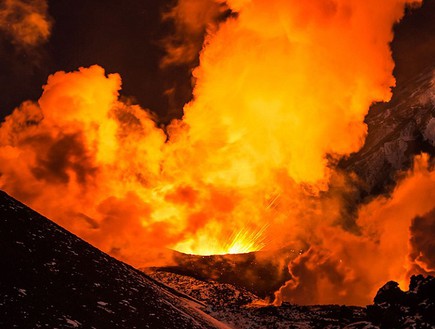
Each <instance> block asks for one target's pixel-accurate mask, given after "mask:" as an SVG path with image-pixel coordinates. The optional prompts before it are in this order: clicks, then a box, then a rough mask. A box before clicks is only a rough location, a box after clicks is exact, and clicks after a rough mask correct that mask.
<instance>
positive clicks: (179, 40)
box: [161, 0, 229, 67]
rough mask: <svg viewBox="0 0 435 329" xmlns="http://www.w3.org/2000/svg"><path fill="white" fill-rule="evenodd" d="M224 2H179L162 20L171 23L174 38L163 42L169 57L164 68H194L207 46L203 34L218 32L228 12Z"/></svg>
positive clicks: (165, 59)
mask: <svg viewBox="0 0 435 329" xmlns="http://www.w3.org/2000/svg"><path fill="white" fill-rule="evenodd" d="M228 10H229V9H228V7H227V6H226V5H225V1H219V0H179V1H178V2H177V4H176V5H175V6H174V7H172V8H171V9H170V10H169V11H167V12H166V13H164V15H163V19H164V20H165V21H169V22H172V24H173V25H174V29H175V31H176V33H175V34H173V35H171V36H169V37H167V38H165V39H164V40H163V46H164V48H165V50H166V56H165V57H163V59H162V62H161V65H162V66H163V67H168V66H171V65H182V64H195V63H196V61H197V58H198V53H199V51H200V50H201V48H202V45H203V42H204V34H205V33H206V31H207V30H208V32H210V33H211V32H212V31H216V29H217V26H218V22H219V20H220V19H222V18H223V16H225V14H226V13H227V12H228Z"/></svg>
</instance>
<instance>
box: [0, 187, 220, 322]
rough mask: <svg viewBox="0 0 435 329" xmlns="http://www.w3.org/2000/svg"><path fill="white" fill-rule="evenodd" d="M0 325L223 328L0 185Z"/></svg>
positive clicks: (189, 302)
mask: <svg viewBox="0 0 435 329" xmlns="http://www.w3.org/2000/svg"><path fill="white" fill-rule="evenodd" d="M0 246H1V250H2V254H1V257H0V268H1V271H0V328H42V327H44V328H98V329H100V328H129V329H133V328H168V329H170V328H174V329H180V328H186V329H187V328H189V329H190V328H197V329H202V328H226V326H225V325H224V324H222V323H219V322H218V321H216V320H215V319H213V318H211V317H210V316H208V315H206V314H205V313H203V312H202V311H201V310H200V308H201V307H202V305H201V304H200V303H198V302H197V301H194V300H193V299H192V298H190V297H188V296H186V295H183V294H181V293H179V292H177V291H175V290H173V289H169V288H168V287H166V286H164V285H162V284H160V283H158V282H156V281H155V280H153V279H151V278H150V277H149V276H147V275H145V274H144V273H142V272H140V271H138V270H136V269H134V268H132V267H131V266H129V265H127V264H124V263H122V262H120V261H117V260H115V259H114V258H112V257H110V256H108V255H106V254H104V253H103V252H101V251H99V250H98V249H96V248H94V247H92V246H91V245H89V244H88V243H86V242H84V241H83V240H81V239H79V238H77V237H76V236H74V235H73V234H71V233H69V232H68V231H66V230H64V229H62V228H61V227H59V226H58V225H56V224H54V223H53V222H51V221H49V220H48V219H46V218H44V217H43V216H41V215H39V214H38V213H36V212H34V211H33V210H31V209H29V208H28V207H26V206H25V205H23V204H21V203H19V202H18V201H16V200H14V199H13V198H11V197H9V196H8V195H7V194H5V193H4V192H1V191H0Z"/></svg>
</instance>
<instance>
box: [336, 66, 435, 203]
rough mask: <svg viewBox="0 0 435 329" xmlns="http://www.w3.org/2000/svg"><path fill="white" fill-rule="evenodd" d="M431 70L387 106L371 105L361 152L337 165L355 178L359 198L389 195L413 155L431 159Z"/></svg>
mask: <svg viewBox="0 0 435 329" xmlns="http://www.w3.org/2000/svg"><path fill="white" fill-rule="evenodd" d="M434 67H435V66H431V67H429V68H426V69H425V70H424V71H423V72H421V73H420V74H419V75H417V76H416V77H414V78H413V79H410V80H408V81H407V82H406V83H403V84H402V85H400V86H399V87H397V88H395V90H394V94H393V97H392V99H391V101H390V102H388V103H378V104H375V105H373V106H372V108H371V109H370V111H369V113H368V115H367V116H366V118H365V122H366V123H367V126H368V135H367V138H366V141H365V144H364V146H363V148H362V149H361V150H360V151H358V152H357V153H354V154H352V155H351V156H350V157H349V158H348V159H345V160H343V161H342V163H341V164H340V166H341V168H343V169H344V170H346V171H348V172H349V171H353V172H355V173H356V174H357V175H358V177H359V178H360V186H359V187H360V189H361V190H362V191H363V195H369V196H373V195H377V194H380V193H386V192H388V191H390V190H391V188H392V187H393V186H394V185H395V182H396V181H397V174H398V173H400V172H402V171H404V170H407V169H409V168H410V167H411V166H412V159H413V157H414V156H415V155H417V154H420V153H422V152H426V153H428V154H430V155H431V157H432V159H433V157H434V156H435V87H434V69H433V68H434Z"/></svg>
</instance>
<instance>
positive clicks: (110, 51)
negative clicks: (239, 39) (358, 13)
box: [0, 0, 435, 123]
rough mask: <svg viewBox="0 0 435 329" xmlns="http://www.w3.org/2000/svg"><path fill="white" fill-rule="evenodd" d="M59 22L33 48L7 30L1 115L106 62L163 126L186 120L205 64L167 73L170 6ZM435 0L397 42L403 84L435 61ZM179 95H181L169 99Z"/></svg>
mask: <svg viewBox="0 0 435 329" xmlns="http://www.w3.org/2000/svg"><path fill="white" fill-rule="evenodd" d="M48 4H49V15H50V17H51V21H52V23H53V26H52V31H51V36H50V38H49V40H48V41H47V42H46V43H44V44H42V45H40V46H38V47H36V48H34V49H32V50H23V49H21V48H19V47H16V46H15V45H14V44H13V43H12V42H11V39H10V38H9V37H8V35H6V34H5V33H3V32H2V30H0V86H1V98H0V116H1V118H2V119H3V117H4V116H5V115H7V114H9V113H11V112H12V110H13V109H14V107H16V106H18V105H19V104H20V103H21V102H22V101H24V100H27V99H31V100H37V99H38V98H39V96H40V94H41V92H42V89H41V87H42V85H43V84H44V83H45V82H46V80H47V76H48V75H49V74H52V73H54V72H56V71H59V70H64V71H73V70H76V69H77V68H79V67H81V66H85V67H87V66H90V65H93V64H99V65H101V66H102V67H104V68H105V69H106V72H108V73H111V72H117V73H120V74H121V77H122V79H123V90H122V94H123V95H124V96H128V97H130V98H131V99H132V100H133V102H134V103H136V102H137V103H139V104H140V105H141V106H142V107H144V108H148V109H151V110H152V111H154V112H156V113H157V114H158V116H159V120H160V122H161V123H167V122H168V121H169V120H170V119H171V118H174V117H180V116H181V115H182V107H183V104H184V103H185V102H187V101H188V100H189V99H190V97H191V90H192V82H191V76H190V72H191V69H192V68H193V67H195V66H196V65H197V63H198V58H196V59H195V60H193V61H192V62H190V63H188V64H185V65H178V66H177V65H175V66H170V67H167V68H164V69H163V68H161V65H160V62H161V59H162V57H163V56H164V54H165V50H164V47H163V46H162V40H164V39H165V38H168V37H170V36H171V35H173V34H174V32H175V30H174V26H173V24H171V22H170V21H166V22H163V21H162V13H163V12H165V11H167V10H168V8H170V7H171V5H174V1H169V0H163V1H162V0H160V1H154V0H123V1H121V0H105V1H101V0H100V1H97V0H93V1H90V0H74V1H72V0H51V1H49V3H48ZM434 35H435V0H426V1H424V4H423V6H422V7H421V8H420V9H418V10H414V11H413V12H412V13H408V14H407V16H406V17H405V18H404V19H403V21H402V22H401V23H400V25H398V26H396V37H395V40H394V42H393V44H392V49H393V56H394V59H395V61H396V70H395V75H396V78H397V80H398V83H402V81H404V80H406V79H408V78H409V77H411V76H413V75H414V74H416V73H418V72H420V71H422V70H424V68H425V67H427V66H430V65H433V64H434V62H435V38H434ZM170 89H172V90H173V91H174V92H173V93H170V94H168V93H165V91H167V90H170Z"/></svg>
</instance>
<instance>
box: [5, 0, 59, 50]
mask: <svg viewBox="0 0 435 329" xmlns="http://www.w3.org/2000/svg"><path fill="white" fill-rule="evenodd" d="M50 30H51V20H50V18H49V16H48V5H47V2H46V0H30V1H25V0H4V1H2V3H1V4H0V31H1V32H3V33H5V34H6V35H7V36H9V38H11V40H12V42H13V43H14V44H15V45H17V46H18V47H20V48H24V49H27V48H32V47H35V46H38V45H40V44H41V43H44V42H46V41H47V40H48V37H49V36H50Z"/></svg>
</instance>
